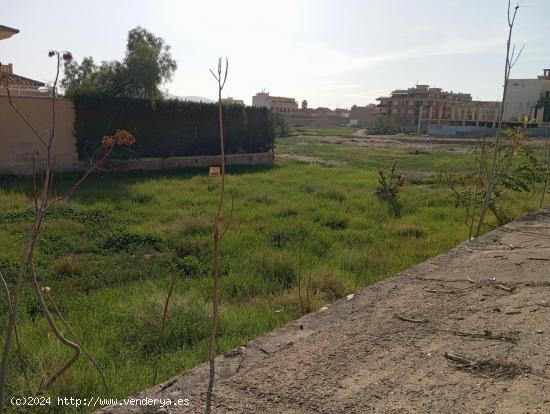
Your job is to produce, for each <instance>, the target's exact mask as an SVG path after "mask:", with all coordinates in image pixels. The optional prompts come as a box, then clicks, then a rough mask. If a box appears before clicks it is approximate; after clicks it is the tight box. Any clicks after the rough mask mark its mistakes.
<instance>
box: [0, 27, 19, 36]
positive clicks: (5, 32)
mask: <svg viewBox="0 0 550 414" xmlns="http://www.w3.org/2000/svg"><path fill="white" fill-rule="evenodd" d="M17 33H19V30H17V29H14V28H12V27H8V26H2V25H1V24H0V40H2V39H7V38H8V37H12V36H13V35H14V34H17Z"/></svg>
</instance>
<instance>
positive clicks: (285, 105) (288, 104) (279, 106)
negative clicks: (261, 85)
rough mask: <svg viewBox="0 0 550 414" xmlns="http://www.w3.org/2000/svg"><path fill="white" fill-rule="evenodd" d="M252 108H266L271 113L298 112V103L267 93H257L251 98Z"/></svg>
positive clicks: (292, 99)
mask: <svg viewBox="0 0 550 414" xmlns="http://www.w3.org/2000/svg"><path fill="white" fill-rule="evenodd" d="M252 106H255V107H259V108H268V109H270V110H272V111H273V112H281V113H287V112H298V102H296V99H294V98H285V97H282V96H271V95H269V92H264V91H262V92H258V93H257V94H256V95H254V96H253V97H252Z"/></svg>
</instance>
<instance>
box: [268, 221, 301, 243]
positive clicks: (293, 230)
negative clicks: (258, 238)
mask: <svg viewBox="0 0 550 414" xmlns="http://www.w3.org/2000/svg"><path fill="white" fill-rule="evenodd" d="M308 235H309V230H308V229H306V228H305V227H302V226H292V227H281V228H279V229H275V230H271V231H270V232H269V234H268V238H269V242H270V243H271V245H273V246H275V247H278V248H281V247H285V246H287V245H288V244H289V243H292V242H303V241H304V240H305V239H306V238H307V236H308Z"/></svg>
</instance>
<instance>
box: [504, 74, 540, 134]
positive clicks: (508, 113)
mask: <svg viewBox="0 0 550 414" xmlns="http://www.w3.org/2000/svg"><path fill="white" fill-rule="evenodd" d="M541 98H542V99H550V69H544V70H543V74H542V75H541V76H538V77H537V78H535V79H510V80H508V88H507V92H506V102H505V104H504V116H503V120H504V121H505V122H522V123H525V122H531V123H536V124H541V123H548V122H550V114H549V113H548V109H547V110H546V111H545V107H541V106H540V103H541ZM545 112H546V113H545Z"/></svg>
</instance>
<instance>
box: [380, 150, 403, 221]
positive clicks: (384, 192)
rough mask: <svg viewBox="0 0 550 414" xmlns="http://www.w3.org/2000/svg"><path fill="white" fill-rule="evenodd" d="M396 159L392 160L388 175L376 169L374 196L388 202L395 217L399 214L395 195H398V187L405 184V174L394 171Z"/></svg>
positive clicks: (399, 209)
mask: <svg viewBox="0 0 550 414" xmlns="http://www.w3.org/2000/svg"><path fill="white" fill-rule="evenodd" d="M397 161H398V160H397V159H396V160H394V161H393V163H392V166H391V168H390V173H389V175H388V176H386V173H385V172H384V170H382V169H379V170H378V186H377V187H376V192H375V194H376V197H378V199H379V200H380V201H384V202H386V203H388V205H389V206H390V207H391V211H392V213H393V215H394V216H395V217H399V216H400V215H401V206H400V205H399V202H398V200H397V197H398V195H399V189H400V188H401V187H403V184H405V176H404V175H401V174H398V173H397V172H396V171H395V167H396V166H397Z"/></svg>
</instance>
